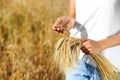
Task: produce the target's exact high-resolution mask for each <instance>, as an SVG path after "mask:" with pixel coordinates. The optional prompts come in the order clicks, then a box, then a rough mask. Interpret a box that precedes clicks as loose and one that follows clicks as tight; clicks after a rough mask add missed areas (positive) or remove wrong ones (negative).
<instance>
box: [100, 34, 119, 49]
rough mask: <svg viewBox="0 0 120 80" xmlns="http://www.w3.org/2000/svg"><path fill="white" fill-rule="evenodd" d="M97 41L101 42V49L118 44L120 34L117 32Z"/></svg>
mask: <svg viewBox="0 0 120 80" xmlns="http://www.w3.org/2000/svg"><path fill="white" fill-rule="evenodd" d="M99 42H100V44H102V49H103V50H104V49H107V48H110V47H114V46H118V45H120V34H117V35H115V36H113V37H110V38H107V39H103V40H100V41H99Z"/></svg>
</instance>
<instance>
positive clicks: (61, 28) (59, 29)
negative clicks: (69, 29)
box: [52, 17, 67, 33]
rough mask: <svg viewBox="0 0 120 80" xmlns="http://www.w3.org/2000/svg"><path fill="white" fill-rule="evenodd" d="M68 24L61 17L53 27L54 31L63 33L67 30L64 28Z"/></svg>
mask: <svg viewBox="0 0 120 80" xmlns="http://www.w3.org/2000/svg"><path fill="white" fill-rule="evenodd" d="M66 23H67V22H66V20H65V19H63V18H62V17H60V18H58V19H57V20H56V22H55V24H54V25H53V26H52V29H53V30H55V31H57V32H59V33H63V32H64V31H65V30H66V28H65V27H64V26H65V24H66Z"/></svg>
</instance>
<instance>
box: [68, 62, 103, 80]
mask: <svg viewBox="0 0 120 80" xmlns="http://www.w3.org/2000/svg"><path fill="white" fill-rule="evenodd" d="M66 80H102V78H101V76H100V73H99V70H98V69H97V68H96V67H93V66H92V65H90V64H87V63H85V62H83V61H79V62H78V64H77V65H76V66H75V68H74V69H71V70H68V71H67V73H66Z"/></svg>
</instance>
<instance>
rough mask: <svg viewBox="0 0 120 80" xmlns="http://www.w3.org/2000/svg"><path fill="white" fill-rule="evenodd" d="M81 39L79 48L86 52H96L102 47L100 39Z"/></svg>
mask: <svg viewBox="0 0 120 80" xmlns="http://www.w3.org/2000/svg"><path fill="white" fill-rule="evenodd" d="M80 40H82V41H83V44H82V48H81V50H82V51H83V52H84V53H86V54H97V53H100V52H101V51H102V50H103V49H104V48H103V43H102V42H101V41H94V40H90V39H80Z"/></svg>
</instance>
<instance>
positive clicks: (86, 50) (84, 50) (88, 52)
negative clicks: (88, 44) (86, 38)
mask: <svg viewBox="0 0 120 80" xmlns="http://www.w3.org/2000/svg"><path fill="white" fill-rule="evenodd" d="M81 50H82V52H83V53H85V54H90V51H89V50H88V49H86V48H85V47H82V48H81Z"/></svg>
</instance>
